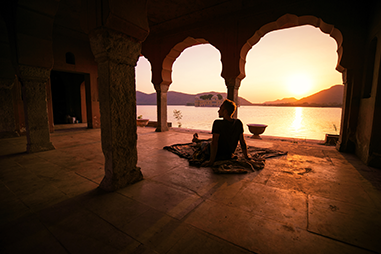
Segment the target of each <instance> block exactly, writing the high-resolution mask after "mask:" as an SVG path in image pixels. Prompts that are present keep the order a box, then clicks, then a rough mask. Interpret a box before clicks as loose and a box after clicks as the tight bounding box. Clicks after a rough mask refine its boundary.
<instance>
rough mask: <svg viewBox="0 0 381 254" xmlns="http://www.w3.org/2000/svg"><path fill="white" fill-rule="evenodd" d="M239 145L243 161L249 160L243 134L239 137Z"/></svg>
mask: <svg viewBox="0 0 381 254" xmlns="http://www.w3.org/2000/svg"><path fill="white" fill-rule="evenodd" d="M239 143H240V145H241V149H242V153H243V156H244V157H245V159H247V160H248V159H249V156H248V155H247V145H246V140H245V137H244V136H243V133H242V134H241V135H240V136H239Z"/></svg>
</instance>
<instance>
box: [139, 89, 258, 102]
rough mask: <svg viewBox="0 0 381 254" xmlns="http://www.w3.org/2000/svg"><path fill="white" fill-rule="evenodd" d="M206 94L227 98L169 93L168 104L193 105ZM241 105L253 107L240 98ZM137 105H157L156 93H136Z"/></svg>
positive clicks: (223, 94) (214, 93) (224, 94)
mask: <svg viewBox="0 0 381 254" xmlns="http://www.w3.org/2000/svg"><path fill="white" fill-rule="evenodd" d="M205 94H213V95H216V94H221V95H222V97H224V98H226V93H219V92H204V93H198V94H186V93H180V92H173V91H169V92H168V93H167V104H168V105H193V104H194V99H195V97H196V96H200V95H205ZM239 101H240V105H252V103H251V102H249V101H248V100H246V99H244V98H241V97H239ZM136 104H137V105H156V93H151V94H146V93H143V92H140V91H136Z"/></svg>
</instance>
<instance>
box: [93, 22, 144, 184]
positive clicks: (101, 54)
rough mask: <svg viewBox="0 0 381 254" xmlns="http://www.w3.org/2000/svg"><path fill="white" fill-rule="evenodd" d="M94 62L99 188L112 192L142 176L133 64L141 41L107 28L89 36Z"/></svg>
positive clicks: (137, 55)
mask: <svg viewBox="0 0 381 254" xmlns="http://www.w3.org/2000/svg"><path fill="white" fill-rule="evenodd" d="M89 37H90V45H91V50H92V52H93V54H94V56H95V60H96V61H97V63H98V82H99V83H98V85H99V100H100V112H101V138H102V150H103V154H104V156H105V176H104V178H103V180H102V182H101V184H100V186H99V187H100V188H102V189H104V190H106V191H115V190H117V189H120V188H123V187H125V186H127V185H128V184H132V183H135V182H137V181H140V180H142V179H143V175H142V173H141V171H140V168H139V167H136V164H137V160H138V157H137V133H136V89H135V68H134V67H135V65H136V62H137V60H138V57H139V55H140V50H141V43H139V42H137V41H135V40H134V39H132V38H131V37H129V36H127V35H125V34H123V33H120V32H116V31H113V30H111V29H107V28H98V29H95V30H94V31H92V32H91V33H90V35H89Z"/></svg>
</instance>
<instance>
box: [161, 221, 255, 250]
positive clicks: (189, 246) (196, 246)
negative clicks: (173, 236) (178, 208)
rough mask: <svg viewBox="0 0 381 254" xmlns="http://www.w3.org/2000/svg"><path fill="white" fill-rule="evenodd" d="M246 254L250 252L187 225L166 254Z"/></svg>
mask: <svg viewBox="0 0 381 254" xmlns="http://www.w3.org/2000/svg"><path fill="white" fill-rule="evenodd" d="M177 253H182V254H194V253H197V254H232V253H234V254H246V253H252V252H251V251H249V250H245V249H243V248H241V247H239V246H236V245H234V244H232V243H229V242H227V241H223V240H221V239H219V238H218V237H215V236H213V235H210V234H208V233H205V232H203V231H201V230H198V229H195V228H192V227H189V228H188V230H187V232H186V233H185V235H184V236H183V237H182V238H181V239H180V240H179V241H178V242H177V243H176V244H175V245H174V246H173V247H172V248H171V250H170V251H169V252H168V254H177Z"/></svg>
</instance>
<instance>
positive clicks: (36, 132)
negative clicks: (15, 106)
mask: <svg viewBox="0 0 381 254" xmlns="http://www.w3.org/2000/svg"><path fill="white" fill-rule="evenodd" d="M19 73H20V80H21V83H22V91H23V100H24V112H25V125H26V136H27V152H28V153H34V152H42V151H47V150H52V149H54V146H53V144H52V143H51V142H50V133H49V121H48V109H47V99H46V83H47V82H48V80H49V78H50V70H49V69H46V68H41V67H36V66H27V65H19Z"/></svg>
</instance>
